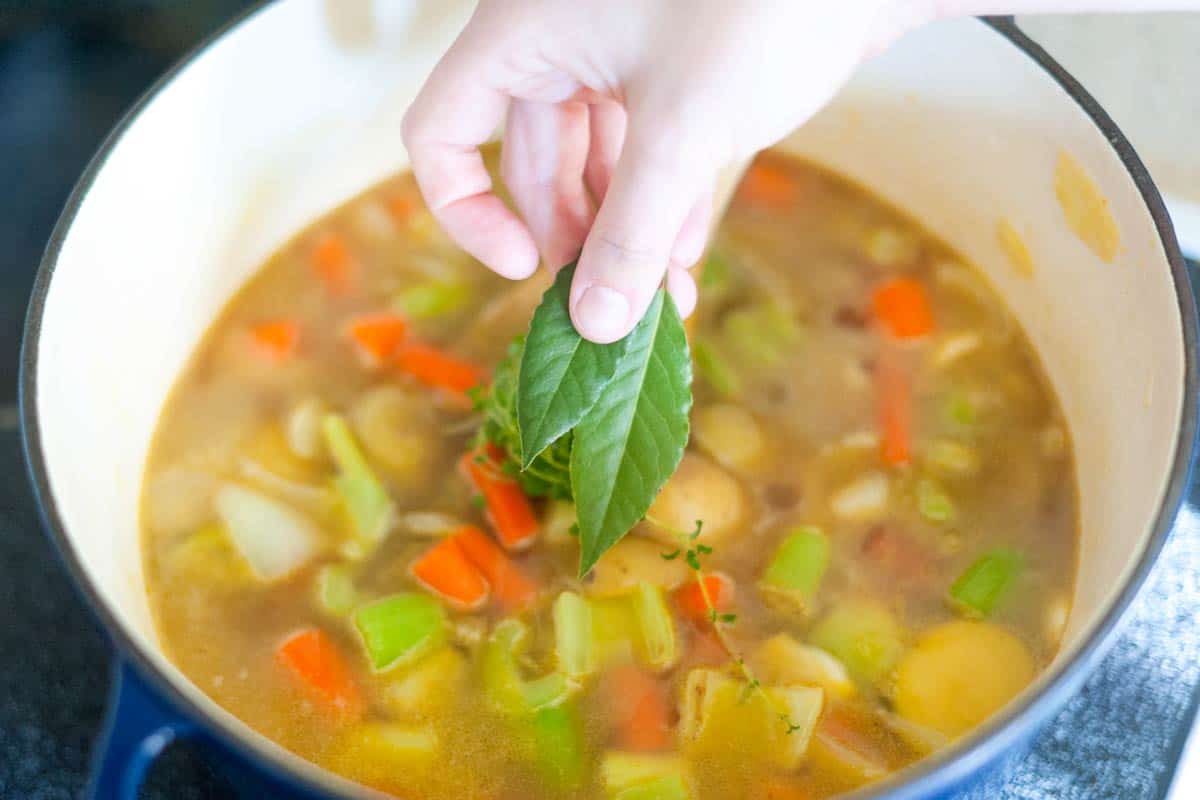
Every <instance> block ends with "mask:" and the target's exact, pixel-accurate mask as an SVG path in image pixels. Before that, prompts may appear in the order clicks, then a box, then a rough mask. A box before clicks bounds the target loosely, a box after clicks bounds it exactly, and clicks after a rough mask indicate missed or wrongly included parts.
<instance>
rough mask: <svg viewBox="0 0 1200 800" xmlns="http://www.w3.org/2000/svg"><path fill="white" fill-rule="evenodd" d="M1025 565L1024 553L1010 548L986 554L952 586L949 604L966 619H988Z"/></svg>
mask: <svg viewBox="0 0 1200 800" xmlns="http://www.w3.org/2000/svg"><path fill="white" fill-rule="evenodd" d="M1024 566H1025V559H1024V558H1023V557H1022V556H1021V554H1020V553H1018V552H1017V551H1016V550H1012V549H1010V548H1007V547H999V548H996V549H995V550H992V551H989V552H987V553H984V554H983V555H982V556H980V557H979V558H978V559H977V560H976V561H975V563H973V564H972V565H971V566H969V567H967V570H966V572H964V573H963V574H962V575H960V576H959V578H958V580H956V581H955V582H954V584H953V585H952V586H951V587H950V602H951V603H952V604H953V605H954V606H955V607H956V608H957V609H958V610H959V611H960V612H962V613H963V614H964V615H965V616H968V617H986V616H989V615H990V614H991V613H992V612H993V611H994V610H995V609H996V606H997V605H999V603H1000V601H1001V600H1003V599H1004V596H1005V595H1006V594H1007V593H1008V591H1009V590H1010V589H1011V588H1012V585H1013V584H1014V583H1016V580H1017V578H1018V577H1020V575H1021V572H1022V570H1023V569H1024Z"/></svg>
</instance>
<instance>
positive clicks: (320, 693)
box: [275, 628, 364, 719]
mask: <svg viewBox="0 0 1200 800" xmlns="http://www.w3.org/2000/svg"><path fill="white" fill-rule="evenodd" d="M275 657H276V659H277V660H278V661H279V663H280V664H282V665H283V666H284V667H285V668H286V669H287V670H288V672H290V673H291V674H292V675H293V676H294V677H295V678H296V680H297V681H298V682H299V683H300V684H301V685H302V686H303V687H304V688H305V689H306V690H307V691H308V693H309V694H311V695H312V696H313V697H314V698H316V699H317V700H318V701H320V702H321V704H322V705H323V706H325V707H326V708H327V709H328V710H330V711H332V712H334V713H335V714H337V715H338V716H341V717H345V718H350V719H357V718H358V717H359V716H361V715H362V712H363V709H364V704H363V698H362V693H361V692H360V691H359V688H358V684H357V683H355V681H354V676H353V675H352V674H351V672H350V668H349V666H347V664H346V661H345V659H344V658H343V657H342V653H341V651H340V650H339V649H338V647H337V645H336V644H334V642H333V640H332V639H330V638H329V637H328V636H327V635H326V634H325V632H324V631H322V630H320V629H319V628H304V629H303V630H300V631H297V632H296V633H294V634H292V635H291V636H289V637H288V638H287V639H285V640H284V641H283V642H282V643H281V644H280V645H279V647H278V648H277V649H276V651H275Z"/></svg>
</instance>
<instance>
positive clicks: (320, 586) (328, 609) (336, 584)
mask: <svg viewBox="0 0 1200 800" xmlns="http://www.w3.org/2000/svg"><path fill="white" fill-rule="evenodd" d="M316 595H317V606H318V607H320V609H321V610H322V611H324V612H325V613H326V614H329V615H331V616H334V617H344V616H346V615H347V614H349V613H350V612H351V611H353V610H354V607H355V606H356V605H358V601H359V596H358V590H357V589H356V588H354V577H353V575H352V573H351V572H350V568H349V567H348V566H346V565H345V564H326V565H325V566H323V567H321V569H319V570H317V579H316Z"/></svg>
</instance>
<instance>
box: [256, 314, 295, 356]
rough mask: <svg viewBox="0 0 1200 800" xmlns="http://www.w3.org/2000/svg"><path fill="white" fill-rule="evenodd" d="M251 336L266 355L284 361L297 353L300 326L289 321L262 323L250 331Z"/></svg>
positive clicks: (280, 320)
mask: <svg viewBox="0 0 1200 800" xmlns="http://www.w3.org/2000/svg"><path fill="white" fill-rule="evenodd" d="M250 335H251V336H253V337H254V343H255V344H256V345H258V347H259V349H260V350H261V351H262V352H263V354H264V355H266V356H267V357H269V358H271V359H272V360H274V361H283V360H284V359H286V358H288V357H289V356H291V355H293V354H295V352H296V347H297V345H299V343H300V325H299V324H298V323H296V322H294V321H293V320H288V319H279V320H272V321H270V322H260V323H258V324H257V325H255V326H254V327H253V328H251V329H250Z"/></svg>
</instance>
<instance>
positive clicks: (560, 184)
mask: <svg viewBox="0 0 1200 800" xmlns="http://www.w3.org/2000/svg"><path fill="white" fill-rule="evenodd" d="M587 157H588V107H587V106H586V105H584V104H583V103H574V102H567V103H558V104H549V103H535V102H530V101H526V100H515V101H513V103H512V105H511V106H510V108H509V111H508V121H507V130H506V132H505V135H504V152H503V156H502V158H501V167H500V169H501V174H502V175H503V176H504V183H505V185H506V186H507V187H508V189H509V192H510V193H511V194H512V197H513V202H514V203H516V206H517V210H518V211H520V213H521V216H522V218H524V220H525V224H526V225H527V226H528V228H529V231H530V233H532V234H533V238H534V241H536V242H537V245H538V248H539V249H540V250H541V253H542V259H543V260H544V261H545V263H546V266H547V267H549V268H550V269H551V270H557V269H558V268H560V267H562V266H563V265H564V264H567V263H568V262H570V261H572V260H574V259H575V257H576V256H578V255H579V250H580V248H581V247H582V246H583V240H584V237H585V236H586V235H587V231H588V228H589V227H590V226H591V222H592V208H591V202H590V200H589V198H588V194H587V191H586V190H585V189H584V186H583V171H584V164H585V162H586V160H587Z"/></svg>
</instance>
